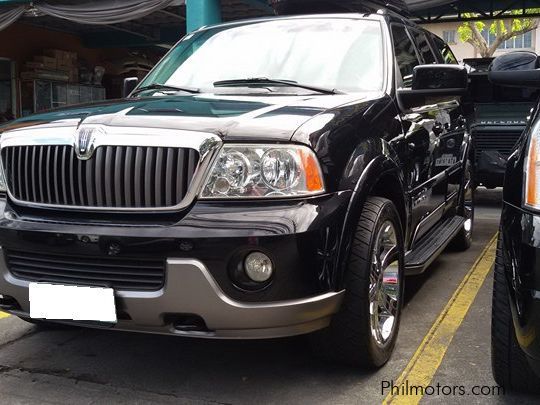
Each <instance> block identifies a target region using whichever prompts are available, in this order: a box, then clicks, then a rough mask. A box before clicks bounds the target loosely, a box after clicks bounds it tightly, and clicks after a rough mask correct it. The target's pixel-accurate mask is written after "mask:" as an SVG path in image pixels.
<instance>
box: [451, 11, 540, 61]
mask: <svg viewBox="0 0 540 405" xmlns="http://www.w3.org/2000/svg"><path fill="white" fill-rule="evenodd" d="M539 12H540V9H528V10H526V14H533V13H535V14H536V13H539ZM518 14H519V15H521V14H522V12H521V11H512V12H510V13H509V15H508V17H507V18H503V19H497V20H492V21H489V22H484V21H466V22H464V23H463V24H461V26H460V27H459V28H458V34H459V38H460V40H461V41H462V42H466V43H468V44H471V45H472V46H473V47H474V49H475V50H476V51H477V52H478V54H480V56H482V57H483V58H489V57H491V56H493V54H494V53H495V51H496V50H497V48H498V47H499V46H501V44H503V43H504V42H505V41H507V40H509V39H512V38H514V37H517V36H519V35H523V34H525V33H527V32H529V31H532V30H535V29H536V28H538V23H539V20H538V19H537V18H528V17H521V18H517V17H514V18H512V17H511V16H512V15H516V16H517V15H518ZM464 17H466V18H475V17H478V16H477V15H475V14H464ZM486 30H487V32H488V33H489V34H492V35H493V36H495V39H494V40H493V41H492V42H491V44H489V43H488V41H486V39H485V38H484V36H483V35H482V34H483V33H484V32H485V31H486Z"/></svg>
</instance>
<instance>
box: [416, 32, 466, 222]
mask: <svg viewBox="0 0 540 405" xmlns="http://www.w3.org/2000/svg"><path fill="white" fill-rule="evenodd" d="M426 35H428V36H429V39H430V40H431V43H432V47H433V48H434V50H435V52H436V54H437V58H439V60H440V63H444V64H450V65H457V64H458V61H457V59H456V57H455V56H454V53H453V52H452V50H451V49H450V47H449V46H448V44H446V43H445V42H444V41H443V40H442V39H440V38H438V37H437V36H435V35H433V34H431V33H427V34H426ZM440 107H441V114H442V115H443V116H444V119H445V123H446V124H445V129H444V131H443V133H442V134H441V136H440V148H439V152H438V156H436V158H435V160H436V163H437V162H438V166H437V170H442V169H444V170H446V171H447V173H448V174H449V176H448V181H447V186H446V210H447V211H449V210H452V209H453V208H454V207H455V205H456V204H457V200H458V196H459V190H460V187H461V183H462V173H463V167H464V166H463V161H462V160H463V159H464V158H466V156H465V155H464V153H465V152H466V151H467V145H468V143H469V141H468V139H466V137H468V130H467V127H466V120H465V117H464V111H463V108H462V104H461V100H460V99H459V97H456V99H455V101H453V102H448V103H444V104H440Z"/></svg>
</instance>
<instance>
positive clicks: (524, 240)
mask: <svg viewBox="0 0 540 405" xmlns="http://www.w3.org/2000/svg"><path fill="white" fill-rule="evenodd" d="M535 60H536V61H535V63H534V64H532V66H531V54H530V53H529V52H515V53H511V54H507V55H504V56H500V57H499V58H497V59H496V60H495V62H494V63H493V65H492V68H491V72H490V80H491V81H493V82H494V83H496V84H498V85H501V86H513V87H527V88H537V89H538V88H540V70H538V68H539V67H540V64H539V63H538V58H537V57H536V58H535ZM539 136H540V108H539V105H538V103H537V105H536V107H535V109H534V111H533V113H532V117H531V119H530V120H529V124H528V126H527V129H526V131H525V133H524V134H523V136H522V137H521V139H520V141H519V142H518V144H517V145H516V147H515V148H514V150H513V152H512V154H511V156H510V158H509V160H508V167H507V169H506V177H505V181H504V191H503V200H504V203H503V211H502V217H501V226H500V232H499V240H498V245H497V258H496V262H495V270H494V271H495V275H494V277H495V281H494V284H493V310H492V329H491V342H492V343H491V344H492V363H493V373H494V376H495V379H496V380H497V382H498V383H499V384H500V385H502V386H505V387H507V388H510V389H515V390H520V391H530V392H540V340H539V337H540V263H539V261H538V258H539V257H540V256H539V253H540V215H539V211H538V210H539V209H540V199H539V198H540V188H539V185H540V183H539V182H538V180H539V179H540V176H539V174H540V173H539V169H540V164H539V162H540V161H539V158H540V149H539V146H540V139H539Z"/></svg>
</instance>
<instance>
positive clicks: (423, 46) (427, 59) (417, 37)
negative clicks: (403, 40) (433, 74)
mask: <svg viewBox="0 0 540 405" xmlns="http://www.w3.org/2000/svg"><path fill="white" fill-rule="evenodd" d="M411 33H412V36H413V38H414V42H415V43H416V47H417V49H418V51H419V52H420V56H421V57H422V59H424V63H425V64H427V65H431V64H432V63H437V58H436V57H435V55H434V54H433V51H432V50H431V46H430V45H429V42H428V40H427V38H426V36H425V34H424V33H423V32H420V31H416V30H411Z"/></svg>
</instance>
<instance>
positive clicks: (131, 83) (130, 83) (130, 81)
mask: <svg viewBox="0 0 540 405" xmlns="http://www.w3.org/2000/svg"><path fill="white" fill-rule="evenodd" d="M138 84H139V79H138V78H137V77H126V78H125V79H124V87H123V88H122V98H127V97H128V96H129V95H130V94H131V92H132V91H133V90H135V87H137V85H138Z"/></svg>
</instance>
